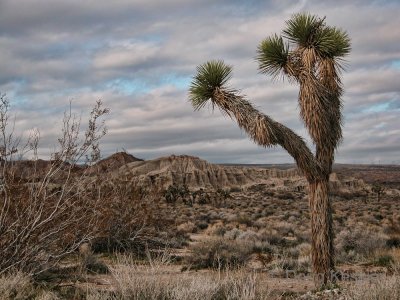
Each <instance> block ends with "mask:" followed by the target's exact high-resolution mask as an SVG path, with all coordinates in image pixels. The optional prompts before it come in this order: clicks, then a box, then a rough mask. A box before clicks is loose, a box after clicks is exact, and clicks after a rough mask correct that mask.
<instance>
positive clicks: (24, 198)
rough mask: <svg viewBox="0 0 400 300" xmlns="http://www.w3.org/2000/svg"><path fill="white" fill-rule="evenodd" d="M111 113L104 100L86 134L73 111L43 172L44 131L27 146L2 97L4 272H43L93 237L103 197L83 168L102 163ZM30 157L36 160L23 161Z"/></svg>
mask: <svg viewBox="0 0 400 300" xmlns="http://www.w3.org/2000/svg"><path fill="white" fill-rule="evenodd" d="M107 113H108V110H107V109H104V108H102V103H101V101H98V102H97V103H96V105H95V106H94V108H93V110H92V111H91V114H90V117H89V122H88V127H87V129H86V131H84V133H83V134H82V131H81V129H80V125H81V122H80V119H79V118H78V117H77V116H76V115H75V114H73V113H72V110H71V109H70V110H69V111H67V112H66V113H65V114H64V119H63V123H62V134H61V137H60V138H59V139H58V149H57V150H56V151H55V152H54V153H53V155H52V160H51V161H50V162H49V163H47V164H46V165H45V167H43V168H39V164H40V160H39V159H38V153H37V149H38V144H39V137H40V135H39V133H38V132H37V131H33V133H32V134H31V136H30V137H29V138H28V141H27V142H26V143H25V144H22V143H21V139H20V138H17V137H15V134H14V128H13V126H12V124H10V112H9V102H8V100H7V99H6V98H5V97H4V96H2V97H0V144H1V146H0V147H1V152H0V236H1V240H0V274H1V273H4V272H8V271H10V270H12V269H18V270H23V271H26V272H28V273H31V274H32V273H38V272H41V271H43V270H45V269H46V268H49V267H51V265H52V264H54V263H55V262H57V261H58V260H60V259H61V258H63V257H64V256H65V255H67V254H69V253H71V252H72V251H74V250H75V249H76V248H77V247H78V246H79V245H80V244H81V243H82V242H83V241H87V240H90V239H91V238H92V237H93V235H94V228H95V227H96V226H95V223H96V208H97V206H98V202H99V199H100V197H99V195H93V191H91V190H88V189H87V187H86V185H85V184H87V182H88V179H87V178H86V177H85V169H83V168H80V167H79V165H80V164H81V163H82V162H84V161H85V159H86V163H88V164H91V163H94V162H95V161H96V160H98V159H99V157H100V152H99V151H100V150H99V144H98V143H99V140H100V139H101V137H103V136H104V135H105V134H106V128H105V126H104V123H99V120H100V119H101V118H102V117H103V116H104V115H105V114H107ZM27 154H32V155H33V159H32V160H31V161H29V162H25V161H22V160H21V159H22V158H23V157H24V155H27ZM26 165H27V166H28V167H30V169H29V172H28V174H23V173H22V172H21V169H23V168H24V166H26ZM89 181H90V180H89ZM83 183H84V184H83Z"/></svg>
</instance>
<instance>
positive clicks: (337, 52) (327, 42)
mask: <svg viewBox="0 0 400 300" xmlns="http://www.w3.org/2000/svg"><path fill="white" fill-rule="evenodd" d="M317 40H318V43H317V51H318V52H319V53H320V55H321V56H322V57H326V58H336V57H344V56H346V55H347V54H349V53H350V50H351V46H350V38H349V36H348V34H347V33H346V32H345V31H343V30H340V29H338V28H335V27H330V26H326V27H324V28H321V30H319V32H318V35H317Z"/></svg>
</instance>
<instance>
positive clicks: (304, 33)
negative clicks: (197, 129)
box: [189, 14, 350, 285]
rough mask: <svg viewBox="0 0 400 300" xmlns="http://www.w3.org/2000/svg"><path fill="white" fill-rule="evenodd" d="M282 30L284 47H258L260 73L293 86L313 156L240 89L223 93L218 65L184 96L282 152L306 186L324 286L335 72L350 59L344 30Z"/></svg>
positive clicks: (295, 26) (312, 21)
mask: <svg viewBox="0 0 400 300" xmlns="http://www.w3.org/2000/svg"><path fill="white" fill-rule="evenodd" d="M286 25H287V26H286V29H285V30H284V31H283V36H284V37H285V38H286V39H287V42H286V41H284V39H283V38H282V37H281V36H278V35H273V36H271V37H269V38H267V39H265V40H264V41H262V42H261V44H260V46H259V47H258V56H257V60H258V62H259V70H260V71H261V72H262V73H265V74H268V75H272V76H273V77H275V78H277V77H279V76H282V77H283V76H287V77H288V78H289V80H291V81H292V82H296V83H298V84H299V86H300V92H299V99H298V100H299V101H298V102H299V107H300V115H301V118H302V120H303V122H304V124H305V126H306V128H307V129H308V132H309V134H310V136H311V139H312V141H313V142H314V144H315V148H316V149H315V155H314V154H313V152H312V151H311V150H310V149H309V148H308V146H307V145H306V143H305V142H304V140H303V139H302V138H301V137H300V136H298V135H297V134H296V133H295V132H293V131H292V130H291V129H289V128H287V127H286V126H284V125H282V124H280V123H278V122H276V121H274V120H273V119H271V118H270V117H269V116H267V115H265V114H263V113H261V112H259V111H258V110H257V109H255V108H254V107H253V105H252V104H251V103H250V102H249V101H247V100H246V99H245V97H244V96H243V95H241V94H240V93H239V91H238V90H236V89H233V88H231V87H228V86H227V84H228V81H229V79H230V78H231V73H232V68H231V67H230V66H228V65H226V64H225V63H224V62H223V61H215V60H213V61H209V62H206V63H205V64H203V65H200V66H198V68H197V74H196V76H195V77H194V80H193V82H192V84H191V86H190V89H189V94H190V95H189V97H190V101H191V103H192V105H193V107H194V108H195V109H196V110H199V109H201V108H203V107H204V106H205V105H206V104H207V102H208V101H209V100H210V101H211V105H212V106H213V107H214V106H218V107H219V108H220V109H221V111H222V112H223V113H225V114H226V115H228V116H230V117H231V118H234V119H236V121H237V123H238V125H239V127H240V128H241V129H243V130H244V131H246V132H247V134H248V135H249V136H250V138H251V139H252V140H253V141H254V142H255V143H257V144H259V145H261V146H263V147H270V146H275V145H280V146H282V147H283V148H284V149H285V150H286V151H287V152H288V153H289V154H290V155H291V156H292V157H293V158H294V160H295V161H296V163H297V166H298V167H299V168H300V170H301V171H302V172H303V173H304V175H305V177H306V178H307V181H308V184H309V203H310V211H311V228H312V248H313V251H312V252H313V254H312V260H313V270H314V273H315V274H318V275H316V276H315V279H316V283H317V284H318V285H321V284H326V283H328V281H329V280H330V277H331V276H330V272H331V271H332V270H333V269H334V247H333V229H332V212H331V200H330V197H329V175H330V173H331V172H332V164H333V160H334V152H335V149H336V148H337V146H338V144H339V142H340V141H341V139H342V126H341V124H342V121H341V119H342V116H341V107H342V103H341V96H342V93H343V89H342V84H341V79H340V71H341V69H342V68H343V65H342V64H341V62H342V59H343V57H344V56H346V55H347V54H348V53H349V52H350V39H349V37H348V35H347V33H346V32H344V31H343V30H341V29H339V28H336V27H332V26H328V25H326V23H325V18H323V19H321V18H318V17H317V16H313V15H309V14H296V15H294V16H293V17H292V18H291V19H290V20H288V21H287V22H286ZM321 275H322V276H321ZM319 279H322V282H321V281H320V280H319Z"/></svg>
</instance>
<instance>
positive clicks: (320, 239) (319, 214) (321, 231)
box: [309, 176, 335, 286]
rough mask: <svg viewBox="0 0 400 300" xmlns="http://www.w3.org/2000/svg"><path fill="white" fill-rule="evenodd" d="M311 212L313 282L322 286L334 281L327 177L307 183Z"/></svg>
mask: <svg viewBox="0 0 400 300" xmlns="http://www.w3.org/2000/svg"><path fill="white" fill-rule="evenodd" d="M309 189H310V190H309V205H310V212H311V239H312V242H311V246H312V249H311V256H312V266H313V271H314V282H315V284H316V285H317V286H322V285H325V284H327V283H330V282H334V281H335V280H334V279H335V278H334V247H333V225H332V223H333V222H332V207H331V200H330V198H329V177H328V176H326V177H325V178H323V179H319V180H316V181H313V182H310V183H309Z"/></svg>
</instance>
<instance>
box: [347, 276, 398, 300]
mask: <svg viewBox="0 0 400 300" xmlns="http://www.w3.org/2000/svg"><path fill="white" fill-rule="evenodd" d="M344 296H346V297H348V298H346V299H352V300H397V299H400V277H399V276H390V277H384V278H382V279H380V280H374V281H372V282H368V281H366V282H363V283H361V284H354V285H353V286H351V287H350V288H349V289H348V290H347V291H346V292H345V295H344Z"/></svg>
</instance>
